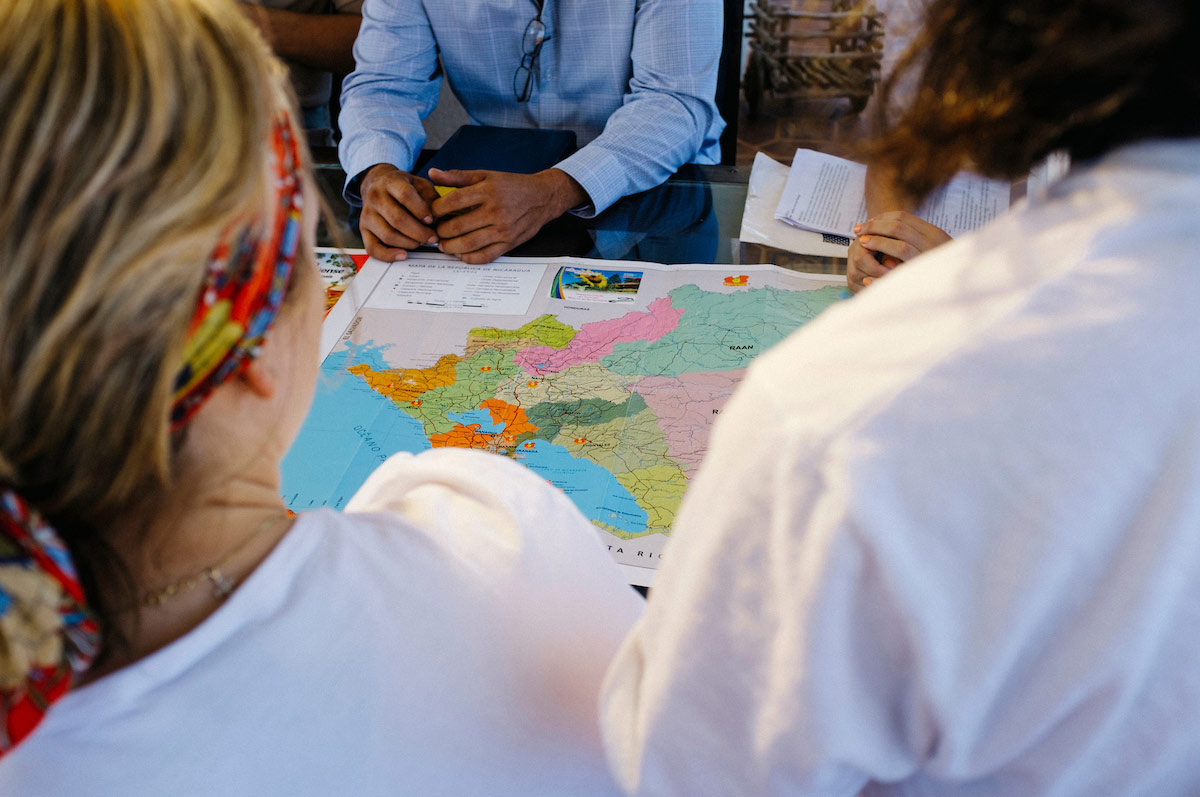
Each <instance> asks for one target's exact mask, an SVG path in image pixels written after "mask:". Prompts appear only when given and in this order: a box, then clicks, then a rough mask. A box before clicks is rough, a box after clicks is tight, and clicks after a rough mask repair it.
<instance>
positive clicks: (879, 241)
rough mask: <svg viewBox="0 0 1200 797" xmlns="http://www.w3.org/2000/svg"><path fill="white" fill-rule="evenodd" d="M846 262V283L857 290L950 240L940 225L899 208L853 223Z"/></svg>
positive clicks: (856, 291)
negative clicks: (851, 238)
mask: <svg viewBox="0 0 1200 797" xmlns="http://www.w3.org/2000/svg"><path fill="white" fill-rule="evenodd" d="M854 235H855V238H854V240H853V241H851V243H850V252H849V255H848V259H847V261H846V284H847V286H849V288H850V290H851V291H852V292H854V293H858V292H859V291H861V290H862V289H863V288H865V287H866V286H868V285H870V284H871V283H872V282H873V281H875V280H877V279H879V278H880V277H883V276H885V275H886V274H887V273H888V272H890V271H891V270H892V269H894V268H895V267H896V266H898V265H900V264H901V263H903V262H905V261H906V260H912V259H913V258H914V257H916V256H917V255H919V254H921V253H922V252H925V251H928V250H930V249H933V248H934V247H935V246H940V245H941V244H944V243H946V242H947V241H949V240H950V236H949V235H947V234H946V232H945V231H944V230H942V229H941V228H940V227H936V226H934V225H932V224H930V223H929V222H927V221H925V220H924V219H922V218H920V217H918V216H914V215H913V214H912V213H908V212H906V211H903V210H894V211H889V212H888V213H881V214H879V215H878V216H875V217H874V218H870V219H867V220H866V221H864V222H862V223H861V224H856V225H854Z"/></svg>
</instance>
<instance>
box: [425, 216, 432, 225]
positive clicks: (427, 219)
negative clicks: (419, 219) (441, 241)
mask: <svg viewBox="0 0 1200 797" xmlns="http://www.w3.org/2000/svg"><path fill="white" fill-rule="evenodd" d="M425 223H426V224H433V216H426V217H425Z"/></svg>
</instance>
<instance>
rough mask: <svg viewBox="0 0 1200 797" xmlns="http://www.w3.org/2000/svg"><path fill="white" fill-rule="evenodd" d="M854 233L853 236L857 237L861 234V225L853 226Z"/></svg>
mask: <svg viewBox="0 0 1200 797" xmlns="http://www.w3.org/2000/svg"><path fill="white" fill-rule="evenodd" d="M854 232H855V234H856V235H857V234H858V233H860V232H862V225H861V224H855V225H854Z"/></svg>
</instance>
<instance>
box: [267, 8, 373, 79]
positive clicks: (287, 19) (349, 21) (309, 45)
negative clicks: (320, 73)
mask: <svg viewBox="0 0 1200 797" xmlns="http://www.w3.org/2000/svg"><path fill="white" fill-rule="evenodd" d="M243 9H244V10H245V11H246V14H247V16H249V17H250V19H251V20H253V21H254V23H255V24H256V25H257V26H258V28H259V30H261V31H262V34H263V36H264V37H265V38H266V40H267V43H268V44H270V45H271V49H272V50H274V51H275V54H276V55H278V56H280V57H281V58H286V59H288V60H289V61H294V62H296V63H298V64H303V65H304V66H310V67H313V68H315V69H322V70H325V71H326V72H337V73H339V74H340V73H346V72H350V71H351V70H353V69H354V39H355V37H356V36H358V28H359V25H360V24H362V17H360V16H358V15H357V14H302V13H299V12H296V11H283V10H280V9H275V8H263V7H262V6H253V5H244V6H243Z"/></svg>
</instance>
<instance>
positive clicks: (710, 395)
mask: <svg viewBox="0 0 1200 797" xmlns="http://www.w3.org/2000/svg"><path fill="white" fill-rule="evenodd" d="M745 374H746V371H745V369H741V370H737V371H711V372H708V373H697V374H683V375H682V376H676V377H670V376H647V377H645V378H643V379H641V380H639V381H638V383H637V385H635V386H634V388H633V389H634V390H635V391H636V392H638V393H639V394H641V396H642V398H644V399H645V400H646V404H647V405H649V407H650V409H651V410H653V411H654V414H655V415H657V416H658V421H659V426H661V427H662V430H663V437H664V438H665V439H666V442H667V451H668V452H669V453H670V455H671V457H672V458H674V459H675V460H677V461H679V462H680V463H681V464H682V465H683V466H684V469H685V471H686V472H689V473H690V472H691V471H693V470H694V469H695V468H696V467H697V466H698V465H699V464H700V460H701V458H702V457H703V456H704V451H705V449H707V448H708V434H709V431H710V430H711V429H712V425H713V423H714V422H715V421H716V420H717V417H718V416H717V412H715V411H719V410H720V409H721V408H722V407H724V406H725V402H726V401H728V400H729V397H730V396H731V395H732V394H733V389H734V388H735V387H737V385H738V383H739V382H741V381H742V377H743V376H745Z"/></svg>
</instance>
